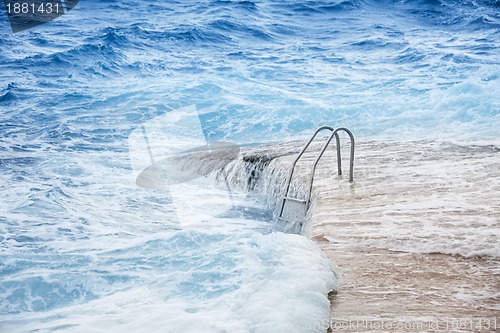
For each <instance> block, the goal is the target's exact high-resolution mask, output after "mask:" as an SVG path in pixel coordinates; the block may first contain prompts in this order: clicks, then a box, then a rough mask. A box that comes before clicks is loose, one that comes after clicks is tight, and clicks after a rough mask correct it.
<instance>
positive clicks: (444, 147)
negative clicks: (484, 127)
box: [233, 141, 500, 332]
mask: <svg viewBox="0 0 500 333" xmlns="http://www.w3.org/2000/svg"><path fill="white" fill-rule="evenodd" d="M301 146H302V143H298V142H295V143H287V144H281V145H274V146H262V147H257V148H251V149H245V150H243V151H242V155H243V160H244V165H246V166H245V168H246V169H247V172H248V170H252V172H253V174H252V176H251V177H250V178H255V179H254V180H253V181H254V182H256V184H257V185H255V186H253V185H252V187H255V189H254V190H256V191H260V192H261V193H262V194H263V195H267V196H268V198H269V199H270V200H271V201H272V200H274V201H275V203H274V204H275V205H278V204H279V202H278V200H279V198H280V195H282V194H281V193H279V190H277V189H276V188H274V189H272V188H273V186H274V187H280V186H281V187H282V186H283V183H284V179H285V178H286V175H287V174H288V170H289V168H290V165H291V163H292V161H293V158H294V155H293V154H294V153H296V152H298V151H299V150H300V148H301ZM347 146H348V145H347ZM347 148H348V147H344V149H343V150H345V151H343V156H346V157H347V156H348V153H347V151H348V150H347ZM318 149H319V147H316V148H315V147H312V149H311V151H316V152H317V151H318ZM330 150H331V151H330V152H329V153H328V154H326V155H325V156H324V157H323V159H322V161H321V162H320V165H319V166H318V170H317V175H316V178H315V182H314V189H313V195H312V202H311V207H310V209H309V211H308V213H307V216H305V217H301V216H300V214H299V216H294V218H297V219H301V218H302V219H303V220H304V224H303V227H302V234H304V235H305V236H307V237H309V238H310V239H312V240H313V241H315V242H316V243H317V244H318V246H319V247H320V248H321V249H322V250H323V252H324V253H325V254H326V255H327V256H328V258H329V259H330V260H331V261H332V263H333V265H334V266H336V267H337V272H338V273H339V275H340V281H341V285H340V288H339V290H338V292H337V293H336V294H335V295H331V302H332V325H331V327H332V328H333V331H351V332H360V331H464V332H467V331H484V332H491V331H495V328H494V327H495V326H494V325H496V329H500V260H499V256H500V245H499V242H500V240H499V239H500V219H499V217H500V196H499V195H498V193H500V168H499V167H498V165H500V151H499V149H498V147H496V146H494V145H481V146H479V145H477V146H471V145H469V146H460V145H456V144H450V143H436V142H427V141H419V142H407V143H396V142H359V143H357V145H356V154H355V156H356V159H355V172H354V182H353V183H349V182H348V181H347V177H345V178H344V177H343V176H340V177H339V176H337V175H336V167H337V165H336V159H335V156H334V155H335V154H334V149H330ZM315 156H316V155H315V154H309V155H305V158H304V161H303V163H299V164H298V166H297V171H296V177H295V180H294V182H292V192H294V195H295V196H298V197H300V196H301V195H302V196H304V192H305V189H306V188H307V184H308V179H309V170H310V166H311V163H312V161H313V160H314V158H315ZM343 163H344V174H347V172H348V170H347V166H348V158H346V159H344V162H343ZM252 165H253V167H252ZM256 165H258V166H257V167H255V166H256ZM240 167H241V166H240ZM271 169H272V170H273V171H272V172H271V171H270V170H271ZM235 175H237V174H235ZM240 176H241V174H240ZM273 177H274V178H279V180H276V179H273ZM233 181H234V179H233ZM251 181H252V179H249V181H248V182H249V183H251ZM271 183H272V184H271ZM495 321H496V322H495Z"/></svg>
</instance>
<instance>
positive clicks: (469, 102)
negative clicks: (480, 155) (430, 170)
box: [0, 0, 500, 332]
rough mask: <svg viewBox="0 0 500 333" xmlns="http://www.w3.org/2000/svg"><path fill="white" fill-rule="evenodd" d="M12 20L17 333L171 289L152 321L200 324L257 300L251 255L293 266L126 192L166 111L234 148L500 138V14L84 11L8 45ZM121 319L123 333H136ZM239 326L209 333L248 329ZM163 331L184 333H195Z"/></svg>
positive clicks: (2, 239)
mask: <svg viewBox="0 0 500 333" xmlns="http://www.w3.org/2000/svg"><path fill="white" fill-rule="evenodd" d="M4 9H5V8H4V7H3V5H0V111H1V112H0V186H1V191H0V245H1V246H0V258H1V259H0V281H1V285H0V314H2V315H6V317H5V323H7V322H8V324H9V325H11V324H12V323H16V320H17V321H18V322H17V324H16V325H18V326H19V327H20V330H21V331H22V330H28V331H29V330H32V329H35V328H37V327H45V329H46V330H47V331H52V330H55V328H54V327H56V328H57V327H58V326H57V325H62V326H61V327H66V326H65V325H69V326H68V327H73V328H74V327H77V328H78V327H82V330H84V329H88V328H89V327H91V328H92V329H94V331H96V332H97V331H98V330H97V327H102V326H103V325H102V322H99V320H96V321H95V322H92V323H90V324H88V325H90V326H85V325H84V324H82V321H81V320H80V321H79V319H78V318H76V319H75V316H76V314H77V313H78V312H79V311H83V313H87V312H85V311H90V312H89V313H91V310H89V309H84V310H82V309H81V308H75V307H74V306H79V305H82V306H85V305H86V304H87V305H88V304H94V303H91V302H92V301H98V302H99V301H100V300H103V299H105V298H107V297H111V301H109V302H108V301H102V302H101V303H97V304H100V305H98V306H96V308H98V309H100V307H99V306H101V307H102V308H104V309H105V308H107V307H109V304H114V306H116V313H119V315H117V316H118V317H120V316H122V317H123V318H127V319H130V317H131V316H130V315H129V314H128V312H127V311H128V310H127V306H126V305H124V304H120V297H118V296H116V299H114V298H113V297H115V295H118V293H121V292H124V293H127V294H126V296H124V298H123V299H126V300H127V304H129V303H131V304H134V302H138V304H139V303H140V301H138V300H139V299H141V297H140V296H138V295H144V290H143V289H142V288H146V289H147V290H151V289H155V288H158V289H160V290H164V292H165V295H163V294H162V295H161V296H160V298H161V299H162V301H161V302H157V300H156V299H155V298H154V297H156V296H154V297H153V296H151V295H149V296H147V297H145V298H147V299H150V300H151V302H150V303H147V302H146V303H147V304H157V303H158V304H160V303H161V304H163V305H162V306H165V307H166V310H165V311H166V313H176V314H178V312H176V311H179V313H181V314H179V317H182V318H184V317H183V315H185V314H186V313H188V314H189V316H187V317H186V318H188V319H186V320H187V322H189V321H190V320H193V319H189V318H191V317H190V316H193V317H194V318H197V317H196V316H195V314H196V312H197V311H202V312H203V311H205V310H206V309H208V308H211V307H212V305H213V303H210V302H211V300H212V299H218V298H217V297H222V298H224V297H226V296H224V295H230V296H227V297H228V298H230V297H231V298H234V297H233V296H234V295H233V294H231V293H234V292H242V291H241V290H244V288H243V287H242V286H247V287H248V286H250V287H248V288H253V287H254V288H261V286H256V285H252V282H251V281H253V280H252V278H250V277H248V276H245V278H241V276H242V274H243V272H245V271H247V270H250V271H252V269H253V268H248V267H257V266H258V265H257V266H252V265H250V264H249V260H250V259H249V258H250V257H251V258H254V256H255V258H260V259H258V260H257V259H255V261H258V262H259V263H260V264H259V265H261V266H262V267H263V268H262V267H261V266H258V267H260V268H258V267H257V268H255V272H257V271H258V272H260V271H259V269H261V270H262V272H260V273H259V274H260V275H259V274H257V273H255V272H254V271H252V272H253V273H255V274H253V273H252V274H250V273H249V274H250V275H249V276H253V279H256V280H259V279H264V280H265V279H270V277H269V276H268V275H266V274H270V275H272V273H269V272H268V271H266V269H265V268H266V267H267V268H269V267H271V268H272V267H274V266H276V262H279V260H280V259H279V258H274V259H273V258H268V257H266V255H265V253H267V252H266V251H267V250H268V251H269V252H274V250H275V249H276V247H278V248H279V249H280V251H283V253H286V251H292V252H290V253H293V254H296V253H295V252H293V251H295V250H292V249H288V250H285V249H284V248H283V247H282V244H288V243H293V242H295V240H294V241H293V242H291V241H290V240H289V239H286V237H285V238H283V239H281V238H280V237H282V236H272V235H270V234H268V232H269V229H268V228H269V226H268V223H267V222H268V221H267V220H266V219H261V218H258V219H256V220H255V219H254V220H252V219H243V220H244V221H246V222H241V221H239V220H238V221H239V222H238V223H236V225H240V224H241V225H243V226H244V227H237V226H232V227H227V228H225V227H222V228H218V229H216V230H215V231H214V230H212V229H210V230H204V229H203V228H201V229H196V228H195V229H194V231H193V230H190V231H186V230H180V231H179V230H178V226H177V224H176V223H177V222H176V215H175V211H174V208H173V206H172V204H171V199H170V197H169V196H168V195H166V194H164V193H159V192H155V191H153V192H151V191H144V190H140V189H138V188H137V187H136V186H135V184H134V180H133V177H131V175H130V172H131V163H130V159H129V153H128V149H129V146H128V141H127V140H128V137H129V135H130V134H131V132H132V131H133V130H134V129H135V128H137V127H138V126H140V125H141V124H143V123H144V122H146V121H148V120H151V119H154V118H155V117H157V116H161V115H164V114H165V113H168V112H170V111H171V110H175V109H178V108H181V107H187V106H192V105H194V106H196V108H197V110H198V112H199V113H200V119H201V125H202V127H203V131H204V132H205V136H206V137H207V138H208V139H209V140H220V139H224V140H227V141H231V142H236V143H238V144H247V143H252V142H265V141H280V140H286V139H289V138H291V137H295V136H298V135H302V134H307V133H310V131H311V130H313V129H314V128H316V127H317V126H319V125H322V124H330V125H332V126H345V127H348V128H350V129H351V130H352V131H353V132H354V134H355V135H356V136H357V137H358V138H386V139H393V140H407V139H410V140H411V139H421V138H425V139H431V140H433V139H438V140H478V139H480V140H497V139H498V138H499V136H500V130H499V128H500V126H499V125H500V121H499V111H500V102H499V98H498V96H500V84H499V74H500V50H499V44H500V42H499V41H500V2H499V1H480V0H476V1H472V0H470V1H469V0H467V1H445V0H433V1H401V0H400V1H361V0H357V1H265V0H263V1H164V2H155V3H151V2H146V1H121V2H120V1H94V0H89V1H83V0H82V1H80V3H79V4H78V5H77V6H76V7H75V8H74V9H73V10H72V11H70V12H69V13H68V14H66V15H64V16H62V17H60V18H58V19H56V20H54V21H52V22H50V23H47V24H45V25H42V26H39V27H36V28H33V29H32V30H29V31H24V32H20V33H16V34H13V33H12V32H11V31H10V27H9V25H8V19H7V15H6V14H5V11H4ZM264 215H265V214H264ZM268 219H269V217H268ZM266 221H267V222H266ZM232 222H234V221H232ZM266 235H267V236H266ZM288 236H289V237H294V236H293V235H288ZM266 237H270V238H271V239H268V238H266ZM274 237H277V238H278V239H277V240H275V239H274ZM283 237H284V236H283ZM296 242H300V241H298V240H297V241H296ZM304 242H306V241H305V240H304ZM268 243H269V244H268ZM221 244H224V246H222V245H221ZM252 244H253V245H252ZM303 246H304V247H308V246H309V245H308V243H307V244H306V243H304V245H303ZM200 247H202V248H205V249H208V250H206V253H205V254H200V253H202V252H203V251H201V252H200V249H199V248H200ZM221 248H222V249H223V250H221ZM256 248H257V249H263V250H262V252H259V251H257V250H255V249H256ZM249 249H250V250H249ZM252 251H257V252H258V253H257V252H256V253H257V254H255V253H254V254H251V255H249V256H250V257H248V256H247V257H245V256H243V255H242V253H247V252H252ZM277 252H279V251H277ZM252 253H253V252H252ZM279 253H281V252H279ZM280 255H281V254H280ZM283 256H285V255H284V254H283ZM285 257H286V256H285ZM165 258H167V259H165ZM176 258H177V259H176ZM179 258H183V259H179ZM189 258H194V260H193V261H190V259H189ZM176 260H180V261H178V262H176ZM251 260H254V259H251ZM251 260H250V261H251ZM276 260H277V261H276ZM297 260H299V259H297ZM318 260H319V261H318V262H321V259H318ZM251 262H253V261H251ZM297 265H299V263H298V264H297ZM221 267H229V268H227V270H224V269H221ZM302 268H303V269H304V271H308V268H307V265H306V267H302ZM221 270H222V272H225V273H221ZM183 272H184V273H185V274H184V273H183ZM228 272H229V273H228ZM266 272H268V273H266ZM188 275H189V276H188ZM319 275H321V274H319ZM158 276H162V278H158ZM321 276H322V277H325V278H326V277H328V274H327V273H324V274H323V275H321ZM299 277H300V274H298V275H297V278H299ZM276 279H277V281H279V279H280V277H277V278H276ZM207 286H208V287H207ZM274 289H275V288H273V287H266V288H264V289H263V290H274ZM278 289H279V288H278ZM313 289H314V288H312V289H311V290H313ZM319 289H321V288H319ZM165 290H166V291H165ZM320 292H321V290H318V293H320ZM135 293H137V295H136V294H135ZM283 293H285V291H283ZM152 294H154V293H152ZM155 295H156V294H155ZM166 295H169V296H166ZM193 295H201V296H199V297H200V298H201V299H202V300H204V301H200V300H199V299H197V298H196V297H195V296H193ZM240 296H241V295H240ZM169 297H172V299H174V300H175V301H172V302H171V303H169V301H166V300H167V299H168V298H169ZM242 297H243V296H242ZM245 297H246V296H245ZM288 297H292V296H290V295H288ZM243 298H244V297H243ZM153 299H154V301H153ZM244 299H246V298H244ZM306 299H307V298H306ZM205 301H206V302H207V303H206V304H205V303H204V302H205ZM200 302H201V304H200ZM224 302H226V299H225V298H224ZM305 303H307V301H305ZM117 304H118V305H117ZM147 304H146V305H145V304H142V303H141V304H139V305H141V306H143V307H146V308H147ZM172 304H174V305H175V306H176V310H175V311H174V310H172V309H170V308H169V307H170V306H173V305H172ZM193 304H197V306H198V307H199V309H205V310H199V309H198V310H194V309H193V306H194V305H193ZM207 304H208V305H207ZM204 305H207V306H206V308H203V307H204ZM158 307H160V306H158ZM235 308H236V309H237V310H234V309H235ZM119 309H120V310H119ZM147 309H148V310H147V311H145V312H150V313H154V314H158V316H159V317H161V311H156V312H155V309H157V308H154V309H150V308H147ZM217 309H218V308H217ZM232 309H233V310H234V311H233V312H231V311H229V310H227V311H229V312H227V311H226V310H224V309H221V310H220V311H219V312H217V311H218V310H217V311H216V313H217V314H218V315H220V318H226V317H227V318H231V319H232V320H233V319H234V320H235V322H237V321H238V319H237V318H240V317H238V316H239V315H240V314H239V312H238V311H239V310H238V309H240V308H238V307H237V306H235V305H234V306H233V307H232ZM54 311H55V312H54ZM58 311H59V312H58ZM207 311H208V310H207ZM214 311H215V310H214ZM224 311H226V312H224ZM241 311H243V312H245V313H247V312H248V311H249V310H248V309H244V310H241ZM263 311H264V312H266V311H265V308H263ZM287 311H288V310H287ZM287 311H284V313H286V312H287ZM311 311H312V312H311V313H313V312H314V311H313V310H311ZM318 311H319V312H318ZM228 313H229V314H228ZM314 313H320V314H318V316H320V315H322V314H321V311H320V310H317V311H316V312H314ZM236 314H238V315H236ZM122 317H120V318H122ZM216 317H217V315H216ZM26 318H31V319H30V320H26ZM54 318H58V319H57V320H60V322H59V321H57V320H56V319H54ZM61 318H62V319H61ZM65 318H67V320H66V319H65ZM203 318H205V317H203ZM227 318H226V319H227ZM235 318H236V319H235ZM127 319H123V320H124V322H125V324H124V325H125V326H123V327H128V328H130V327H134V326H133V325H134V324H135V323H134V322H133V321H127ZM65 320H66V321H65ZM221 320H222V319H221ZM245 320H247V319H245ZM280 320H281V321H283V318H281V317H280ZM52 321H55V322H56V324H53V326H51V325H52V324H50V323H51V322H52ZM83 322H85V321H83ZM103 322H105V321H103ZM201 322H202V321H200V323H201ZM228 322H229V321H226V323H228ZM270 322H271V321H270ZM40 323H44V324H43V325H47V326H43V325H42V324H40ZM113 323H114V325H115V326H113V325H111V326H112V329H115V330H117V331H120V329H121V328H123V327H122V326H119V324H117V323H115V322H113ZM238 323H239V324H236V323H235V324H234V325H235V326H231V325H233V324H227V325H228V326H224V328H221V327H219V328H217V325H215V326H214V327H210V328H208V329H207V330H208V331H215V332H216V331H219V332H222V331H224V329H226V330H230V331H231V330H232V332H236V331H238V330H237V329H236V328H238V327H240V326H238V325H242V326H241V327H253V326H252V325H254V324H255V323H253V322H252V321H251V320H247V321H244V320H243V319H241V323H244V324H241V323H240V322H238ZM166 324H168V323H166ZM191 324H192V323H191ZM1 325H2V320H1V319H0V328H1ZM5 325H7V324H5ZM12 325H14V324H12ZM16 325H14V326H15V327H18V326H16ZM23 325H24V326H23ZM54 325H55V326H54ZM78 325H82V326H78ZM127 325H131V326H127ZM170 325H173V326H172V329H171V331H172V332H176V331H177V330H178V331H181V330H182V331H183V332H186V331H188V330H186V326H185V325H188V323H184V322H181V323H180V324H172V323H170ZM175 325H177V326H175ZM183 325H184V326H183ZM200 325H201V324H200ZM9 327H10V326H9ZM120 327H121V328H120ZM255 327H257V326H255ZM205 328H206V327H205ZM103 329H104V328H103ZM150 329H152V330H151V332H152V331H154V328H151V327H150ZM260 329H261V331H262V332H265V329H263V328H260ZM42 331H43V330H42ZM194 331H196V330H195V329H194ZM241 331H242V332H244V331H245V330H244V328H241ZM255 331H256V332H257V331H258V332H260V331H259V329H258V328H255ZM277 331H279V330H277ZM289 332H291V330H289Z"/></svg>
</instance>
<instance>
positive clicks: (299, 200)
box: [283, 197, 306, 204]
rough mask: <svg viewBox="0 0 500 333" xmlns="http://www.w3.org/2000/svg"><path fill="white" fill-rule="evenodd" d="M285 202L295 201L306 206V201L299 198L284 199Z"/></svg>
mask: <svg viewBox="0 0 500 333" xmlns="http://www.w3.org/2000/svg"><path fill="white" fill-rule="evenodd" d="M283 200H290V201H295V202H298V203H301V204H305V203H306V201H305V200H302V199H298V198H292V197H283Z"/></svg>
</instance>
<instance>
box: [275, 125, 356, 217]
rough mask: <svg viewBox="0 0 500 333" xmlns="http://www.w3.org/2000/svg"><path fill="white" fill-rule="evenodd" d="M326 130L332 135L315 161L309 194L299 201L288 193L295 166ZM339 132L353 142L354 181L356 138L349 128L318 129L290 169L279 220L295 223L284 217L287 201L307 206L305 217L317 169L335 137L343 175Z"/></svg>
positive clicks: (350, 161)
mask: <svg viewBox="0 0 500 333" xmlns="http://www.w3.org/2000/svg"><path fill="white" fill-rule="evenodd" d="M324 130H328V131H331V132H332V134H331V135H330V137H329V138H328V140H327V141H326V143H325V145H324V146H323V148H322V149H321V152H320V153H319V155H318V157H317V158H316V160H315V161H314V164H313V167H312V169H311V174H310V176H309V191H308V193H307V197H306V199H305V200H303V199H299V198H294V197H290V196H289V195H288V192H289V191H290V184H291V182H292V176H293V172H294V170H295V166H296V165H297V162H298V161H299V160H300V158H301V157H302V155H303V154H304V153H305V152H306V150H307V148H309V145H310V144H311V142H313V140H314V139H315V138H316V136H317V135H318V133H320V132H322V131H324ZM339 131H343V132H346V133H347V134H348V135H349V138H350V140H351V156H350V159H349V182H352V181H353V168H354V136H353V135H352V133H351V131H349V130H348V129H347V128H344V127H340V128H337V129H334V128H333V127H331V126H321V127H320V128H318V129H317V130H316V132H314V134H313V135H312V136H311V138H310V139H309V141H308V142H307V144H306V145H305V146H304V148H302V150H301V151H300V153H299V154H298V155H297V157H296V158H295V160H294V161H293V163H292V167H291V169H290V174H289V175H288V179H287V182H286V188H285V194H284V196H283V199H282V200H281V206H280V210H279V215H278V220H281V221H285V222H294V221H291V220H288V219H287V218H285V217H283V212H284V210H285V204H286V202H287V201H293V202H296V203H299V204H302V205H305V210H304V215H305V214H306V213H307V210H308V209H309V205H310V203H311V194H312V188H313V182H314V174H315V173H316V167H317V166H318V163H319V160H320V159H321V157H322V156H323V154H324V153H325V151H326V148H328V145H329V144H330V142H331V141H332V139H333V137H335V141H336V142H335V143H336V146H337V168H338V174H339V176H340V175H342V159H341V154H340V138H339V135H338V132H339ZM301 224H302V223H301Z"/></svg>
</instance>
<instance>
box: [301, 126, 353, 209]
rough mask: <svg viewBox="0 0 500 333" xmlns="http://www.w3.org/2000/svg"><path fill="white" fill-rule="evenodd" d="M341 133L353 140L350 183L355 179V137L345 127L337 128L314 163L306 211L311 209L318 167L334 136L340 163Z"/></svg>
mask: <svg viewBox="0 0 500 333" xmlns="http://www.w3.org/2000/svg"><path fill="white" fill-rule="evenodd" d="M339 131H344V132H346V133H347V135H349V138H350V140H351V155H350V157H349V182H351V183H352V181H353V179H354V135H352V133H351V131H349V130H348V129H347V128H344V127H341V128H337V129H336V130H334V131H333V132H332V135H330V138H329V139H328V141H327V142H326V143H325V145H324V146H323V149H322V150H321V152H320V153H319V155H318V157H317V158H316V161H315V162H314V165H313V168H312V169H311V175H310V176H309V192H308V194H307V199H306V210H307V209H308V208H309V205H310V203H311V194H312V188H313V182H314V174H315V173H316V167H317V166H318V163H319V160H320V159H321V157H322V156H323V154H324V153H325V150H326V148H327V147H328V145H329V144H330V142H331V141H332V139H333V137H334V136H335V138H336V140H337V159H338V160H339V161H340V143H339V136H338V134H337V133H338V132H339ZM339 175H342V169H341V168H340V164H339Z"/></svg>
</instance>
